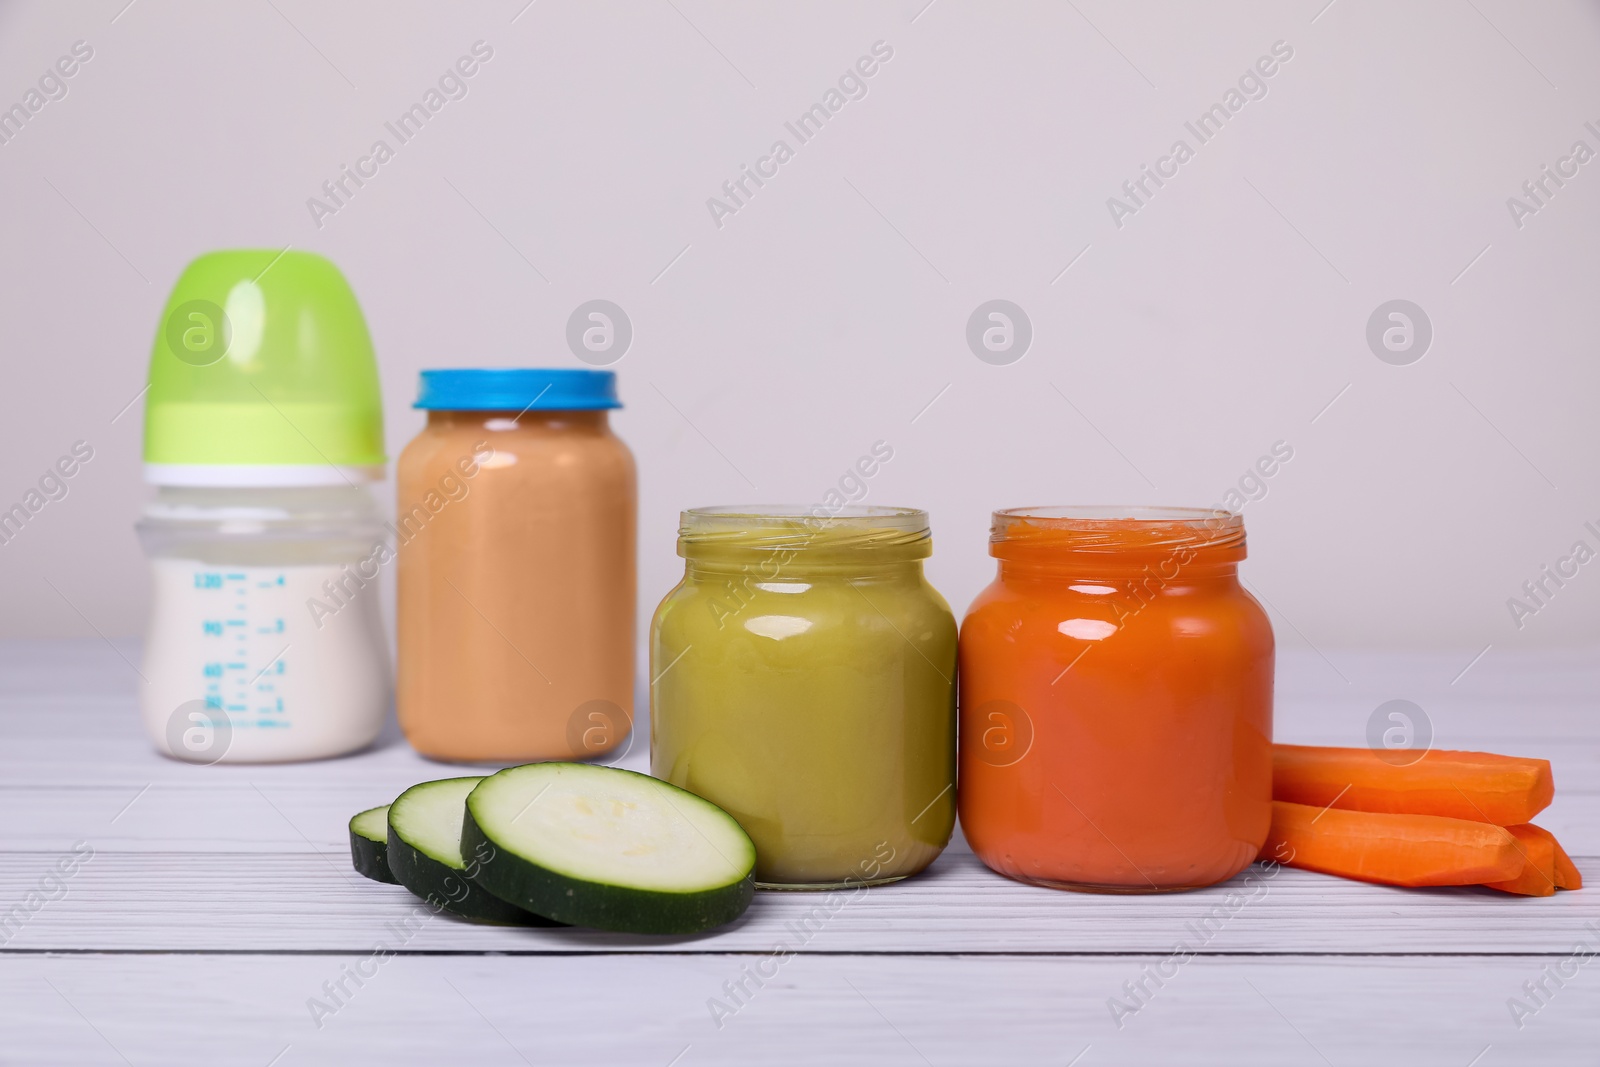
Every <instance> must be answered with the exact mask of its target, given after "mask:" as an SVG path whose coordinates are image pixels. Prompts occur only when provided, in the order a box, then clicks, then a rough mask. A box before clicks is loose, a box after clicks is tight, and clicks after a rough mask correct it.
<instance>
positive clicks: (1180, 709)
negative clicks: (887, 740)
mask: <svg viewBox="0 0 1600 1067" xmlns="http://www.w3.org/2000/svg"><path fill="white" fill-rule="evenodd" d="M990 554H991V555H993V556H995V557H996V558H997V559H998V560H999V574H998V576H997V577H996V578H995V581H994V582H993V584H991V585H990V586H989V587H988V588H987V589H985V590H984V591H983V592H982V593H981V594H980V595H979V596H978V598H977V600H976V601H974V602H973V604H972V607H971V609H970V610H969V611H968V613H967V617H966V621H965V623H964V624H963V625H962V628H961V643H960V667H961V669H960V689H961V713H960V719H961V757H960V773H961V778H960V781H961V787H960V811H961V826H962V830H963V831H964V833H965V834H966V838H967V841H968V842H969V843H970V844H971V846H972V849H973V851H974V852H976V853H977V855H978V857H979V858H980V859H982V860H983V862H984V863H986V864H987V865H988V866H989V867H991V868H993V869H994V870H995V871H998V872H999V873H1001V874H1003V875H1006V876H1007V877H1009V878H1015V879H1017V880H1019V881H1024V882H1030V883H1034V884H1037V885H1044V886H1050V887H1053V888H1059V889H1078V890H1086V891H1091V892H1110V893H1153V892H1165V891H1169V890H1179V889H1193V888H1198V887H1200V886H1206V885H1212V884H1214V883H1217V882H1221V881H1225V880H1227V879H1228V878H1231V877H1233V876H1234V875H1235V874H1237V873H1238V872H1239V871H1241V870H1243V869H1244V868H1245V867H1246V866H1247V865H1249V864H1250V863H1251V862H1252V861H1253V860H1254V859H1255V857H1256V853H1257V851H1258V850H1259V849H1260V847H1261V844H1262V842H1263V841H1264V840H1265V838H1266V834H1267V828H1268V825H1269V824H1270V822H1271V813H1272V672H1273V637H1272V627H1271V624H1270V623H1269V622H1268V620H1267V617H1266V614H1265V612H1263V611H1262V609H1261V606H1260V605H1259V604H1258V603H1257V602H1256V600H1255V598H1253V597H1252V596H1250V594H1249V593H1247V592H1246V591H1245V590H1244V588H1243V587H1242V586H1241V585H1240V584H1239V577H1238V565H1239V561H1240V560H1242V559H1244V556H1245V538H1244V520H1243V518H1242V517H1240V516H1239V515H1236V514H1233V513H1230V512H1226V511H1210V510H1204V509H1191V508H1064V507H1050V508H1018V509H1014V510H1010V511H999V512H996V513H995V515H994V525H993V528H992V533H991V537H990Z"/></svg>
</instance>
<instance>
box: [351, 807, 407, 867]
mask: <svg viewBox="0 0 1600 1067" xmlns="http://www.w3.org/2000/svg"><path fill="white" fill-rule="evenodd" d="M382 807H383V808H384V809H387V808H388V807H389V805H387V804H384V805H382ZM371 810H373V811H377V810H378V809H377V808H373V809H371ZM365 814H367V812H364V811H363V812H360V813H358V814H356V815H353V816H351V818H350V862H351V863H352V864H353V865H354V866H355V869H356V870H357V871H358V872H360V873H361V874H362V875H363V876H365V877H367V878H371V879H372V880H373V881H374V882H387V883H389V884H390V885H399V884H400V882H399V880H398V879H396V878H395V876H394V872H393V871H391V870H390V869H389V844H388V842H387V841H374V840H373V839H372V838H370V837H367V836H365V835H363V834H359V833H357V832H356V820H357V819H359V818H361V816H362V815H365ZM386 821H387V820H386Z"/></svg>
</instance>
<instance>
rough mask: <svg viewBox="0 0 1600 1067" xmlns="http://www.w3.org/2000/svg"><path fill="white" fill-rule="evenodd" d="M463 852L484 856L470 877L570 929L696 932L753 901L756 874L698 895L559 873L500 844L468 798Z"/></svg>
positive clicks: (732, 915) (734, 915)
mask: <svg viewBox="0 0 1600 1067" xmlns="http://www.w3.org/2000/svg"><path fill="white" fill-rule="evenodd" d="M585 766H586V765H585ZM617 773H619V774H632V773H635V772H632V771H621V770H619V771H617ZM646 777H648V776H646ZM668 788H674V787H672V786H668ZM461 850H462V854H463V855H467V854H471V855H473V856H477V857H480V862H479V863H478V866H477V868H476V870H474V871H473V873H472V880H473V881H474V882H476V883H477V885H479V886H481V887H482V888H484V889H486V890H488V891H489V892H490V893H492V894H493V895H494V896H496V897H498V898H499V899H501V900H503V901H507V902H509V903H512V904H515V905H516V906H517V907H519V908H523V909H526V910H527V911H531V912H534V913H535V914H538V915H543V916H546V917H547V918H549V919H553V920H555V921H557V922H560V923H565V924H567V925H571V926H588V927H592V928H594V929H596V930H612V931H617V932H621V933H635V934H696V933H700V932H702V931H705V930H709V929H711V928H712V927H716V926H722V925H723V924H725V923H729V922H732V921H733V920H734V919H737V918H738V917H739V916H740V915H742V914H744V911H745V909H746V908H748V907H749V906H750V902H751V901H752V900H753V899H754V898H755V873H754V871H753V870H752V871H750V872H748V873H746V875H745V876H744V877H743V878H742V879H740V880H739V881H737V882H732V883H730V884H728V885H726V886H722V887H720V888H717V889H712V890H701V891H698V892H694V893H668V892H662V891H659V890H646V889H636V888H633V887H630V886H617V885H607V884H604V883H601V882H590V881H585V880H582V879H577V878H573V877H571V876H569V875H565V874H558V873H556V872H554V871H551V870H549V869H548V868H546V867H542V866H540V865H539V864H537V863H534V862H533V861H531V860H529V859H527V858H526V857H523V856H520V855H516V854H514V853H513V852H512V851H511V850H510V849H508V848H504V847H501V846H499V845H497V844H496V843H495V842H494V841H493V840H492V839H491V838H490V837H489V835H488V834H487V833H485V832H484V830H483V828H482V827H481V826H479V824H478V821H477V820H476V819H475V818H474V817H473V813H472V802H471V798H470V797H469V798H468V802H467V806H466V812H465V815H464V816H463V821H462V825H461Z"/></svg>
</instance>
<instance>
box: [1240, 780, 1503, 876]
mask: <svg viewBox="0 0 1600 1067" xmlns="http://www.w3.org/2000/svg"><path fill="white" fill-rule="evenodd" d="M1260 858H1261V859H1264V860H1267V859H1271V860H1276V861H1278V862H1279V863H1282V864H1285V865H1287V866H1290V867H1302V868H1304V869H1306V870H1308V871H1321V872H1322V873H1324V874H1337V875H1343V876H1344V877H1346V878H1356V879H1359V880H1361V881H1363V882H1382V883H1383V884H1385V885H1403V886H1420V885H1477V884H1480V883H1483V882H1504V881H1509V880H1511V879H1513V878H1515V877H1516V876H1517V875H1518V874H1519V873H1520V872H1521V871H1522V868H1523V864H1524V861H1523V857H1522V853H1521V852H1519V851H1518V850H1517V841H1516V839H1515V838H1514V837H1512V836H1511V834H1510V833H1508V832H1507V831H1506V830H1505V829H1503V828H1502V827H1499V826H1494V825H1491V824H1489V823H1485V822H1473V821H1469V820H1466V819H1450V818H1445V817H1443V816H1439V815H1397V814H1391V813H1387V812H1370V811H1346V810H1341V809H1339V808H1317V807H1312V806H1310V805H1307V804H1290V803H1286V802H1284V801H1281V800H1277V801H1273V804H1272V829H1271V830H1270V831H1269V832H1268V833H1267V841H1266V844H1265V845H1263V846H1262V848H1261V856H1260Z"/></svg>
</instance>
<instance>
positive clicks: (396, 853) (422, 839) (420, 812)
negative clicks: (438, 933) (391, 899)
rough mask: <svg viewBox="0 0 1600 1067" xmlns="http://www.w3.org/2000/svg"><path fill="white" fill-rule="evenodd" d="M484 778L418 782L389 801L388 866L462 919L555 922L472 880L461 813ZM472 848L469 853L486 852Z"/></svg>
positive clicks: (416, 890)
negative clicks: (463, 842) (527, 910)
mask: <svg viewBox="0 0 1600 1067" xmlns="http://www.w3.org/2000/svg"><path fill="white" fill-rule="evenodd" d="M481 781H483V779H482V778H445V779H443V780H441V781H437V782H423V783H422V784H421V785H414V786H412V787H411V788H410V789H407V790H406V791H405V792H404V793H401V794H400V795H399V796H398V797H396V798H395V801H394V803H393V804H390V805H389V843H388V851H389V870H390V871H391V872H392V873H393V874H394V877H395V880H396V881H398V882H399V883H400V884H401V885H403V886H405V887H406V888H407V889H409V890H411V891H412V892H413V893H415V894H416V895H417V896H419V897H421V898H422V899H423V900H426V901H427V902H428V903H430V904H432V905H433V906H434V907H436V908H442V909H443V910H445V911H448V912H450V913H451V914H452V915H459V916H461V917H462V918H463V919H481V920H484V921H487V922H497V923H516V924H520V925H528V926H552V925H554V924H553V923H551V922H550V921H549V920H548V919H543V918H540V917H539V916H537V915H530V914H529V913H528V912H526V911H524V910H523V909H521V908H518V907H514V906H512V905H511V904H508V903H506V902H505V901H503V900H501V899H500V898H498V897H496V896H494V895H492V894H490V893H487V892H485V891H484V890H483V889H482V888H481V887H480V886H477V885H475V884H473V882H472V881H471V879H470V878H469V877H468V875H469V871H470V870H472V869H476V868H477V867H478V865H479V860H477V859H476V858H474V860H473V861H472V862H471V863H470V864H469V862H468V861H467V859H466V858H465V857H464V856H463V855H462V848H461V812H462V806H463V805H464V804H465V803H466V799H467V794H468V793H470V792H472V789H473V787H474V786H476V785H477V784H478V783H479V782H481ZM481 854H482V853H481V851H480V852H474V851H473V850H471V849H468V855H472V856H474V857H476V856H478V855H481Z"/></svg>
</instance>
